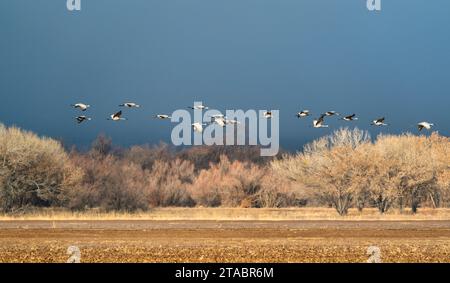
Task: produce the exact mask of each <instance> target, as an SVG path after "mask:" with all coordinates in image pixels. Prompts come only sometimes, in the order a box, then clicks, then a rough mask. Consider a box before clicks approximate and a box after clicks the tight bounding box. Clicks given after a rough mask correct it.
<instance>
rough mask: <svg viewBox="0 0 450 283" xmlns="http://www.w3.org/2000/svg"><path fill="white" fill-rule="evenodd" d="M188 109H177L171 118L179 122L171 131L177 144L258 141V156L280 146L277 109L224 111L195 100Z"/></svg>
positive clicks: (275, 151) (219, 143) (237, 143)
mask: <svg viewBox="0 0 450 283" xmlns="http://www.w3.org/2000/svg"><path fill="white" fill-rule="evenodd" d="M191 108H192V109H193V111H192V112H193V114H194V115H193V118H192V116H191V112H190V111H188V110H184V109H179V110H176V111H174V112H173V113H172V115H171V117H170V118H171V121H172V122H174V123H178V125H176V126H175V127H174V128H173V130H172V134H171V139H172V143H173V144H174V145H175V146H180V145H260V146H261V153H260V154H261V156H274V155H276V154H277V153H278V150H279V133H280V131H279V124H280V123H279V111H278V110H270V111H269V110H259V111H257V110H247V111H245V112H244V111H243V110H226V112H225V114H223V113H221V112H220V111H218V110H215V109H208V107H206V106H203V104H202V103H201V102H195V103H194V106H193V107H191Z"/></svg>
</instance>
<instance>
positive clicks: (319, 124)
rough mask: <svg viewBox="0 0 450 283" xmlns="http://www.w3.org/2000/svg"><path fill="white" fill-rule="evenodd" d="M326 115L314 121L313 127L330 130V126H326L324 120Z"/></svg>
mask: <svg viewBox="0 0 450 283" xmlns="http://www.w3.org/2000/svg"><path fill="white" fill-rule="evenodd" d="M325 116H326V114H322V115H321V116H320V117H319V118H318V119H316V120H314V121H313V127H314V128H328V125H324V124H323V122H324V119H323V118H325Z"/></svg>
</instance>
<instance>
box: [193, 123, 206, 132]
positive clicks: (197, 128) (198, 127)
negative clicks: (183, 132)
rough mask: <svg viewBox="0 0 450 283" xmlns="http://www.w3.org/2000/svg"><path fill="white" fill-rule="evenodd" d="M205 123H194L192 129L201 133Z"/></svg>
mask: <svg viewBox="0 0 450 283" xmlns="http://www.w3.org/2000/svg"><path fill="white" fill-rule="evenodd" d="M203 125H204V124H200V123H193V124H192V129H193V130H194V132H197V133H201V132H203Z"/></svg>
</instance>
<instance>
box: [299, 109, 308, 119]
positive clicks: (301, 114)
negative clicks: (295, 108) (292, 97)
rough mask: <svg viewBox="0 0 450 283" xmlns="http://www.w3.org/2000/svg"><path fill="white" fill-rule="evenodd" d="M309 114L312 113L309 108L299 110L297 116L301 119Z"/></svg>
mask: <svg viewBox="0 0 450 283" xmlns="http://www.w3.org/2000/svg"><path fill="white" fill-rule="evenodd" d="M309 115H310V113H309V110H302V111H300V112H298V113H297V115H296V116H297V118H299V119H300V118H304V117H307V116H309Z"/></svg>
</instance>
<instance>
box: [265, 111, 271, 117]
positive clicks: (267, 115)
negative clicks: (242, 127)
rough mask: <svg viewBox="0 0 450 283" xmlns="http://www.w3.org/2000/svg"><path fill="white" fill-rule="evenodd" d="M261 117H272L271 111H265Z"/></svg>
mask: <svg viewBox="0 0 450 283" xmlns="http://www.w3.org/2000/svg"><path fill="white" fill-rule="evenodd" d="M263 117H264V118H266V119H270V118H272V111H266V112H264V113H263Z"/></svg>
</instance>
